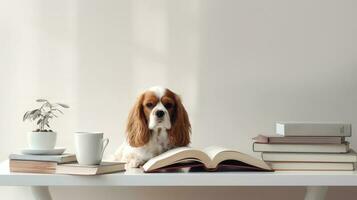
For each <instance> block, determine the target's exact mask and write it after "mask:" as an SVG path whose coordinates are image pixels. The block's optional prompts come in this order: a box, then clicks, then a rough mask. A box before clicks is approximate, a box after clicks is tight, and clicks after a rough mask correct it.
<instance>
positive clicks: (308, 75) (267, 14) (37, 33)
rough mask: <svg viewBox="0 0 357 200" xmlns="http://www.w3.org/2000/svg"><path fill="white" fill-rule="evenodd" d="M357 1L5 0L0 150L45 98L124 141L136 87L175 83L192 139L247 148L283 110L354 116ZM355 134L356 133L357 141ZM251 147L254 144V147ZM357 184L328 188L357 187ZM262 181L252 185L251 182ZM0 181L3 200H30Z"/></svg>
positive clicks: (278, 194)
mask: <svg viewBox="0 0 357 200" xmlns="http://www.w3.org/2000/svg"><path fill="white" fill-rule="evenodd" d="M356 9H357V2H356V1H353V0H327V1H326V0H324V1H323V0H303V1H286V0H269V1H266V0H253V1H243V0H238V1H233V0H225V1H214V0H205V1H204V0H197V1H189V0H186V1H182V0H172V1H165V0H157V1H154V0H152V1H147V0H146V1H145V0H133V1H129V0H122V1H115V0H108V1H88V0H76V1H72V0H62V1H47V0H26V1H25V0H22V1H21V0H13V1H9V0H8V1H6V0H0V67H1V68H0V69H1V71H0V119H1V120H0V159H5V158H6V157H7V155H8V154H9V153H10V152H13V151H16V150H18V149H20V148H23V147H26V140H25V133H26V131H28V130H31V129H32V126H31V125H30V124H28V123H22V122H21V116H22V114H23V112H24V111H26V110H27V109H30V108H32V107H33V106H35V105H36V104H35V103H34V99H36V98H38V97H46V98H49V99H51V100H54V101H62V102H65V103H68V104H70V105H71V107H72V108H71V109H70V110H66V112H65V116H62V117H61V118H60V119H58V120H57V121H56V122H54V123H53V125H54V126H55V127H56V128H55V129H56V130H57V131H58V132H59V134H60V135H59V141H58V145H59V146H66V147H67V148H68V150H69V151H73V137H72V133H73V132H74V131H78V130H99V131H104V132H105V134H106V136H108V137H109V138H110V140H111V142H110V145H109V148H108V151H107V152H106V153H107V155H109V154H110V153H112V152H113V151H114V150H115V149H116V147H117V146H118V145H119V144H120V143H121V142H122V141H123V139H124V137H123V135H124V132H123V131H124V129H125V127H124V125H125V121H126V117H127V113H128V111H129V109H130V107H131V105H132V104H133V102H134V100H135V98H136V96H137V95H138V92H139V91H141V90H143V89H145V88H147V87H150V86H152V85H158V84H159V85H164V86H167V87H169V88H171V89H173V90H174V91H176V92H178V93H179V94H181V96H182V98H183V101H184V104H185V105H186V107H187V110H188V111H189V115H190V119H191V122H192V126H193V135H192V138H193V139H192V141H193V142H192V145H193V146H198V147H202V146H208V145H213V144H215V145H225V146H227V147H232V148H238V149H240V150H241V151H244V152H246V153H250V154H253V153H252V152H251V140H250V138H251V137H253V136H255V135H256V134H258V133H272V132H273V129H274V122H275V121H277V120H308V121H310V120H311V121H349V122H351V123H352V124H353V126H357V106H356V103H357V92H356V91H357V79H356V74H357V56H356V55H357V37H356V35H357V12H355V11H356ZM356 140H357V139H356V138H353V139H352V140H351V142H352V146H353V147H355V148H356V145H357V141H356ZM255 156H257V154H255ZM51 190H52V192H53V194H54V199H77V198H79V197H82V198H86V199H93V200H94V199H97V198H96V197H95V196H104V199H117V198H118V197H123V198H125V199H136V198H140V199H142V198H147V199H165V198H172V197H175V198H176V199H190V197H191V195H192V198H191V199H194V198H197V197H202V196H201V195H202V193H204V192H207V194H206V195H204V198H206V199H216V198H221V196H222V195H224V196H225V197H227V198H230V199H235V198H236V197H237V196H239V197H241V198H242V199H261V197H262V196H264V198H266V199H277V198H278V199H279V198H283V197H285V198H290V199H292V200H293V199H296V200H297V199H301V198H302V195H303V191H304V190H303V188H271V187H265V188H217V190H212V188H196V189H193V188H170V187H168V188H165V189H164V190H161V189H160V188H150V187H146V188H94V189H93V188H91V189H90V190H88V188H66V187H65V188H51ZM354 190H355V189H354V188H353V187H344V188H333V189H332V190H331V191H330V192H329V194H328V196H329V197H328V199H336V198H337V197H338V196H340V195H342V194H343V195H344V198H345V199H355V198H354V197H355V196H356V195H357V192H356V191H354ZM257 191H258V192H257ZM26 192H27V189H26V188H16V187H1V188H0V197H1V199H27V198H28V196H26V194H27V193H26Z"/></svg>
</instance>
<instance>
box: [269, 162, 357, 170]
mask: <svg viewBox="0 0 357 200" xmlns="http://www.w3.org/2000/svg"><path fill="white" fill-rule="evenodd" d="M268 164H269V165H270V166H271V168H272V169H273V170H277V171H280V170H281V171H353V170H354V164H353V163H304V162H269V163H268Z"/></svg>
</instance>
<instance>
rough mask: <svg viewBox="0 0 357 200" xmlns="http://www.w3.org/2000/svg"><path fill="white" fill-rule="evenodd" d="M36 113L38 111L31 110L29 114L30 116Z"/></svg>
mask: <svg viewBox="0 0 357 200" xmlns="http://www.w3.org/2000/svg"><path fill="white" fill-rule="evenodd" d="M37 111H39V109H35V110H32V111H31V112H30V115H33V114H35V112H37Z"/></svg>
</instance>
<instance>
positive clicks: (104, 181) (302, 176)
mask: <svg viewBox="0 0 357 200" xmlns="http://www.w3.org/2000/svg"><path fill="white" fill-rule="evenodd" d="M0 186H357V172H356V171H340V172H339V171H324V172H322V171H310V172H309V171H307V172H306V171H305V172H219V173H215V172H195V173H150V174H146V173H143V172H142V171H141V170H140V169H132V170H128V171H125V172H120V173H114V174H106V175H100V176H72V175H59V174H32V173H13V172H10V171H9V167H8V161H3V162H2V163H0Z"/></svg>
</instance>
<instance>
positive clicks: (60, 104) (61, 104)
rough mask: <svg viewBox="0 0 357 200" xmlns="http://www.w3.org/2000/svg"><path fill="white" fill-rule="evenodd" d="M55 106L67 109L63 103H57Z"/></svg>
mask: <svg viewBox="0 0 357 200" xmlns="http://www.w3.org/2000/svg"><path fill="white" fill-rule="evenodd" d="M57 105H59V106H61V107H63V108H69V106H68V105H66V104H64V103H57Z"/></svg>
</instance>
